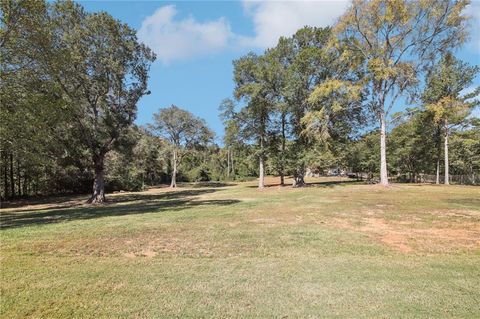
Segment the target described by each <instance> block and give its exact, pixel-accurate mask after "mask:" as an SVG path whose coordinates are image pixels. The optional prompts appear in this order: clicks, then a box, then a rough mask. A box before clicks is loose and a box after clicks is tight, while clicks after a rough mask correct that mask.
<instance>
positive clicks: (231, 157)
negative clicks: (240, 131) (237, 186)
mask: <svg viewBox="0 0 480 319" xmlns="http://www.w3.org/2000/svg"><path fill="white" fill-rule="evenodd" d="M230 161H231V163H232V164H231V166H230V167H231V169H232V175H233V179H235V166H234V164H233V150H231V151H230Z"/></svg>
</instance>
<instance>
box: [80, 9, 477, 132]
mask: <svg viewBox="0 0 480 319" xmlns="http://www.w3.org/2000/svg"><path fill="white" fill-rule="evenodd" d="M79 2H80V3H81V4H82V5H83V6H84V7H85V8H86V9H87V10H88V11H107V12H108V13H110V14H111V15H112V16H114V17H115V18H117V19H119V20H121V21H123V22H125V23H128V24H129V25H130V26H131V27H133V28H135V29H136V30H138V36H139V38H140V39H141V40H142V41H143V42H145V43H146V44H147V45H149V46H150V47H151V48H152V49H153V50H154V51H155V52H156V53H157V61H156V62H155V63H154V65H153V66H152V69H151V72H150V81H149V89H150V91H151V94H150V95H148V96H145V97H143V98H142V99H141V101H140V103H139V105H138V117H137V123H138V124H146V123H149V122H151V121H152V114H153V113H154V112H156V111H157V110H158V109H159V108H162V107H168V106H170V105H171V104H175V105H177V106H179V107H182V108H185V109H187V110H189V111H190V112H192V113H194V114H195V115H197V116H200V117H202V118H204V119H205V120H206V121H207V123H208V125H209V126H210V128H211V129H213V130H214V131H215V132H216V133H217V135H218V136H219V137H220V136H221V135H222V133H223V126H222V123H221V121H220V120H219V119H218V111H217V108H218V105H219V104H220V102H221V100H222V99H224V98H226V97H230V96H231V94H232V91H233V88H234V84H233V80H232V77H233V74H232V73H233V67H232V60H234V59H236V58H238V57H240V56H241V55H243V54H245V53H247V52H248V51H256V52H262V51H263V50H264V49H265V48H266V47H269V46H272V45H274V44H275V43H276V41H277V39H278V37H279V36H281V35H285V36H290V35H291V34H293V33H294V32H295V30H297V29H299V28H300V27H302V26H304V25H315V26H321V27H324V26H327V25H331V24H332V23H333V22H334V21H335V19H336V18H338V16H339V15H340V14H341V13H342V12H343V11H344V9H345V7H346V6H347V2H346V1H344V0H323V1H322V0H319V1H298V2H295V1H289V2H281V1H264V2H252V1H176V2H172V1H106V0H105V1H79ZM469 14H471V15H473V16H474V20H473V23H472V30H476V32H475V34H474V35H473V37H472V39H471V41H470V42H469V43H467V44H465V45H464V47H463V48H461V49H460V50H459V51H458V52H457V56H458V57H459V58H461V59H463V60H465V61H468V62H469V63H471V64H476V65H479V64H480V34H479V31H478V30H479V29H480V1H479V0H476V1H474V2H473V5H472V6H471V7H470V9H469ZM476 85H480V78H478V77H477V79H476ZM397 108H401V106H398V107H397Z"/></svg>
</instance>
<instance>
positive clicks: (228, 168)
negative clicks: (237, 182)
mask: <svg viewBox="0 0 480 319" xmlns="http://www.w3.org/2000/svg"><path fill="white" fill-rule="evenodd" d="M227 177H230V146H229V147H227Z"/></svg>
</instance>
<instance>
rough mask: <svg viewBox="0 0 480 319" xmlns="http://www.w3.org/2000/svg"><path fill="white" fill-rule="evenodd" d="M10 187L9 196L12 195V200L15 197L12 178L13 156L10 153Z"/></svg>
mask: <svg viewBox="0 0 480 319" xmlns="http://www.w3.org/2000/svg"><path fill="white" fill-rule="evenodd" d="M10 187H11V191H10V194H11V195H12V198H14V197H15V180H14V178H13V154H12V153H10Z"/></svg>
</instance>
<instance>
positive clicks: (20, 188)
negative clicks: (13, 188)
mask: <svg viewBox="0 0 480 319" xmlns="http://www.w3.org/2000/svg"><path fill="white" fill-rule="evenodd" d="M17 184H18V196H19V197H21V196H22V174H21V170H20V162H19V161H18V159H17Z"/></svg>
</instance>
